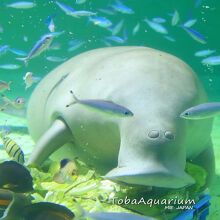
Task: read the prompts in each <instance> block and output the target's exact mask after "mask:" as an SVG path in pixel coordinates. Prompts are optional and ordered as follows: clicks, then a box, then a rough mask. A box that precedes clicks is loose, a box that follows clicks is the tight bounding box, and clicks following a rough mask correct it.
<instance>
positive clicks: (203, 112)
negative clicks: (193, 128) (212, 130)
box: [180, 102, 220, 120]
mask: <svg viewBox="0 0 220 220" xmlns="http://www.w3.org/2000/svg"><path fill="white" fill-rule="evenodd" d="M219 114H220V102H208V103H203V104H200V105H197V106H194V107H191V108H188V109H186V110H185V111H184V112H182V113H181V114H180V117H181V118H185V119H195V120H197V119H206V118H212V117H215V116H216V115H219Z"/></svg>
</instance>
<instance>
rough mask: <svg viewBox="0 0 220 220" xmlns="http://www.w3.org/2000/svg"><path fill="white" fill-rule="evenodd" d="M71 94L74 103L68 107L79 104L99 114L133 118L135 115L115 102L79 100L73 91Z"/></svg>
mask: <svg viewBox="0 0 220 220" xmlns="http://www.w3.org/2000/svg"><path fill="white" fill-rule="evenodd" d="M70 93H71V94H72V96H73V99H74V101H73V102H72V103H70V104H68V105H66V107H69V106H70V105H73V104H77V103H78V104H81V105H84V106H86V107H87V108H90V109H93V110H97V111H99V112H102V113H106V114H110V115H113V116H119V117H132V116H133V115H134V114H133V113H132V112H131V111H130V110H129V109H127V108H125V107H124V106H121V105H118V104H116V103H114V102H111V101H106V100H96V99H86V100H82V99H78V98H77V97H76V96H75V95H74V93H73V91H70Z"/></svg>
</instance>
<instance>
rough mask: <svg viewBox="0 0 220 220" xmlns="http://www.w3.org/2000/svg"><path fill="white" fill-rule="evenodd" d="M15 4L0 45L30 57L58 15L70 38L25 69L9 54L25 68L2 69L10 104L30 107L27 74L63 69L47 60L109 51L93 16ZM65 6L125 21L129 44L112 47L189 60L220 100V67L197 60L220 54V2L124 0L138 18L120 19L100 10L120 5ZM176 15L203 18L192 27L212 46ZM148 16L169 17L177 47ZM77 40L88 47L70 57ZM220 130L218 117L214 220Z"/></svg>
mask: <svg viewBox="0 0 220 220" xmlns="http://www.w3.org/2000/svg"><path fill="white" fill-rule="evenodd" d="M11 2H12V1H9V0H8V1H6V0H2V1H0V26H1V27H2V28H3V32H2V33H0V46H3V45H8V46H9V47H10V48H12V49H19V50H23V51H25V52H29V51H30V50H31V48H32V47H33V46H34V44H35V43H36V42H37V41H38V40H39V39H40V37H41V36H42V35H43V34H46V33H49V30H48V27H47V25H46V24H45V20H46V19H47V18H48V16H51V15H53V14H56V16H55V17H54V18H53V21H54V23H55V31H65V33H64V34H62V35H60V36H59V37H56V38H54V40H53V42H54V43H60V44H61V48H60V49H59V50H51V49H49V50H47V51H45V52H43V53H42V54H41V55H39V56H37V57H36V58H33V59H31V60H30V61H29V64H28V66H27V67H25V66H24V64H23V62H21V61H18V60H16V59H15V58H16V57H19V56H18V55H15V54H12V53H10V52H9V51H7V52H6V53H4V54H0V65H2V64H6V63H7V64H10V63H11V64H19V65H21V68H19V69H16V70H4V69H0V80H3V81H9V80H12V81H13V83H12V84H11V91H6V92H4V95H6V96H7V97H9V98H10V99H15V98H16V97H18V96H20V97H24V98H26V99H27V103H28V99H29V97H30V95H31V93H32V91H33V89H34V88H35V86H36V84H34V85H33V86H32V87H30V88H29V89H27V90H25V84H24V80H23V76H24V75H25V73H26V72H28V71H31V72H33V73H34V75H35V76H39V77H41V78H43V77H44V76H45V75H46V74H47V73H49V72H50V71H51V70H52V69H54V68H55V67H56V66H58V65H59V64H60V63H56V62H50V61H48V60H46V56H58V57H64V58H67V59H69V58H71V57H73V56H75V55H77V54H79V53H82V52H84V51H87V50H91V49H95V48H101V47H106V45H105V44H104V43H103V41H102V40H103V39H104V38H105V37H106V36H110V35H111V33H110V31H109V30H107V29H106V28H102V27H98V26H97V25H94V24H92V23H88V18H87V17H81V18H74V17H71V16H68V15H66V14H65V13H64V12H63V11H62V10H61V9H60V8H59V7H58V6H57V5H56V4H55V1H46V0H38V1H37V0H36V1H35V3H36V6H35V7H33V8H31V9H15V8H7V7H6V4H8V3H11ZM59 2H61V3H63V4H66V5H68V6H70V7H72V8H74V9H75V10H89V11H92V12H97V15H98V16H105V17H106V18H108V19H110V20H111V21H112V23H113V25H112V26H114V25H115V24H117V23H118V22H119V21H120V20H121V19H123V20H124V25H123V28H122V30H121V31H120V32H119V33H118V34H117V36H119V37H122V38H123V30H124V29H126V31H127V35H128V40H127V41H126V42H124V43H123V44H120V43H115V42H111V45H112V46H122V45H138V46H139V45H142V46H147V47H152V48H155V49H159V50H162V51H165V52H168V53H170V54H173V55H175V56H177V57H179V58H180V59H182V60H184V61H185V62H186V63H187V64H189V65H190V66H191V67H192V68H193V70H194V71H195V72H196V73H197V75H198V77H199V79H200V80H201V82H202V84H203V86H204V88H205V90H206V92H207V93H208V96H209V99H210V100H211V101H219V100H220V97H219V92H220V87H219V85H220V75H219V71H220V65H219V66H205V65H202V64H201V60H202V58H200V57H195V56H194V53H195V52H196V51H198V50H203V49H215V50H216V53H215V55H219V52H220V48H219V36H220V29H219V26H220V2H219V1H214V0H203V1H201V4H200V5H199V6H198V7H195V0H179V1H175V0H133V1H132V0H123V3H124V4H125V5H126V6H128V7H129V8H132V9H133V10H134V12H135V13H134V14H123V13H119V12H116V13H115V14H114V15H108V14H104V13H102V12H100V11H98V8H110V7H109V5H110V4H111V3H114V1H107V0H90V1H89V0H87V1H86V3H84V4H81V5H76V4H75V3H74V1H73V0H72V1H69V0H60V1H59ZM174 10H177V11H178V13H179V15H180V21H179V24H182V23H184V22H185V21H187V19H188V16H189V14H191V15H192V18H196V19H197V22H196V24H195V25H194V26H193V27H192V28H193V29H195V30H197V31H198V32H199V33H201V34H202V35H203V36H205V37H206V38H207V43H206V44H201V43H199V42H198V41H196V40H194V39H193V38H192V37H190V36H189V35H188V34H187V33H186V32H185V31H184V30H183V29H182V28H180V27H179V26H178V25H177V26H172V25H171V19H172V16H170V15H168V13H173V12H174ZM146 17H147V18H148V19H152V18H153V17H162V18H165V19H166V22H165V23H164V24H163V25H164V27H166V29H167V30H168V35H170V36H172V37H173V38H174V39H175V42H171V41H168V40H167V39H165V38H164V35H163V34H160V33H157V32H155V31H154V30H152V29H151V28H150V27H149V26H148V25H147V24H146V22H144V21H143V19H144V18H146ZM137 22H140V30H139V31H138V32H137V34H136V35H135V36H133V35H132V30H133V28H134V26H135V25H136V24H137ZM24 36H26V37H27V41H24V40H23V39H24ZM73 39H80V40H84V41H85V42H86V43H85V44H84V45H83V46H82V47H80V48H78V49H77V50H74V51H71V52H69V51H68V48H69V47H70V46H69V45H68V42H69V41H70V40H73ZM109 42H110V41H109ZM0 118H1V125H2V124H4V121H5V120H7V121H8V124H9V125H11V126H13V125H16V123H17V124H18V126H23V127H25V126H26V122H25V121H22V120H23V119H17V118H13V117H11V119H10V118H8V116H6V115H4V114H0ZM10 120H11V121H10ZM14 120H15V121H16V122H15V121H14ZM19 120H21V121H19ZM219 127H220V117H217V118H216V119H215V123H214V127H213V132H212V138H213V143H214V150H215V157H216V173H217V175H216V176H215V178H214V182H213V184H212V185H211V189H210V194H211V195H212V197H213V199H212V206H211V214H210V219H219V215H220V214H219V211H218V209H217V207H218V204H219V203H220V201H219V197H218V196H219V194H220V192H219V190H218V187H219V186H220V182H219V181H220V178H219V175H220V150H219V147H220V135H219ZM15 133H16V132H15ZM12 136H13V135H12ZM17 136H18V135H15V136H13V137H15V138H16V137H17ZM25 136H26V139H25V140H26V141H27V143H29V144H30V145H31V146H32V147H33V142H31V140H30V136H28V135H27V134H26V135H25ZM23 139H24V138H23ZM18 142H19V139H18ZM27 143H26V144H25V141H22V142H21V143H20V144H21V145H24V151H25V153H26V154H29V153H30V148H28V146H27Z"/></svg>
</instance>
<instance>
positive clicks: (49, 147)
mask: <svg viewBox="0 0 220 220" xmlns="http://www.w3.org/2000/svg"><path fill="white" fill-rule="evenodd" d="M71 137H72V134H71V131H70V130H69V128H68V127H67V125H66V124H65V122H64V121H63V120H62V119H57V120H55V121H54V122H53V124H52V125H51V126H50V128H49V129H48V130H47V131H46V132H45V133H44V134H43V135H42V136H41V138H40V139H39V140H38V142H37V144H36V146H35V148H34V150H33V152H32V153H31V155H30V157H29V159H28V162H27V165H29V164H41V163H43V162H44V161H45V160H46V159H47V158H48V157H49V156H50V155H51V154H52V153H53V152H54V151H56V150H57V149H58V148H60V147H61V146H62V145H63V144H65V143H66V142H68V141H70V140H71Z"/></svg>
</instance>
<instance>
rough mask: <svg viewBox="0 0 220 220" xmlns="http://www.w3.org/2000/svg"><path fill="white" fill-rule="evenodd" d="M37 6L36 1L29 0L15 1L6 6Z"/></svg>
mask: <svg viewBox="0 0 220 220" xmlns="http://www.w3.org/2000/svg"><path fill="white" fill-rule="evenodd" d="M35 6H36V3H34V2H28V1H21V2H14V3H11V4H7V5H6V7H8V8H17V9H28V8H33V7H35Z"/></svg>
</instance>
